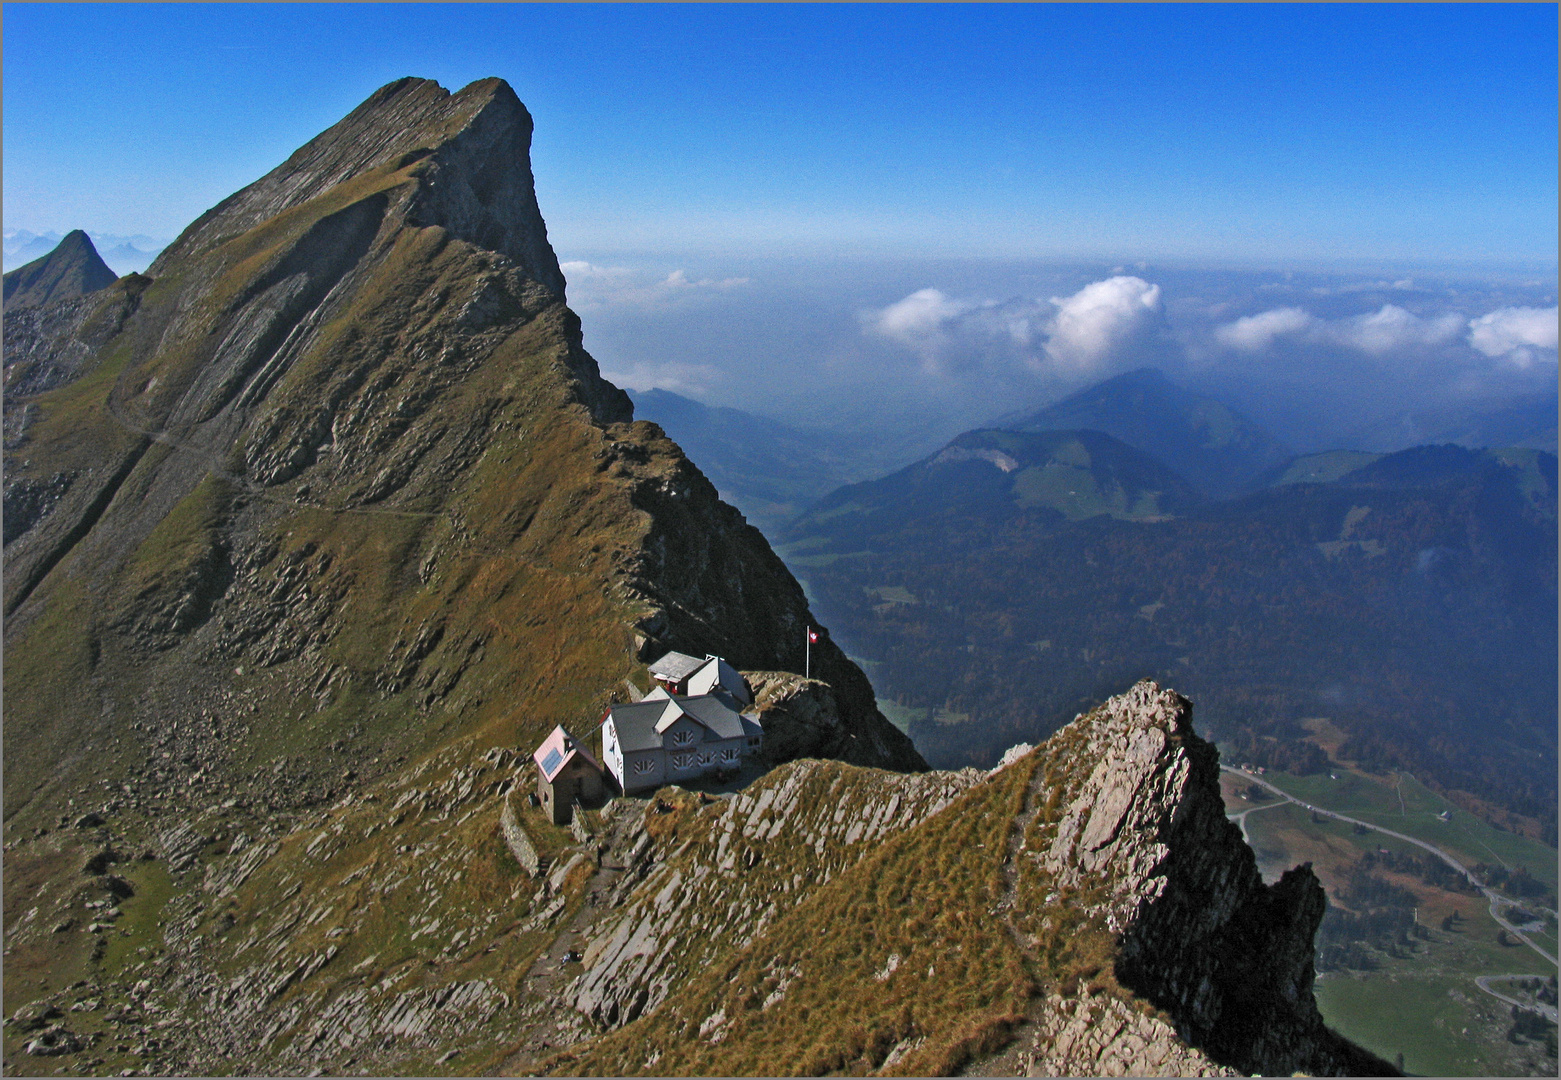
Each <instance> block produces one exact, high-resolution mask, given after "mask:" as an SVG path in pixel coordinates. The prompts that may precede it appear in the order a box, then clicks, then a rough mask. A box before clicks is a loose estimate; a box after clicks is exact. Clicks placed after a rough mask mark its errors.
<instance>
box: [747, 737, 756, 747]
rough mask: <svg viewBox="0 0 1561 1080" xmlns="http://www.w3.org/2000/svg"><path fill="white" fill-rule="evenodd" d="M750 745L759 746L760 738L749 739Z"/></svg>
mask: <svg viewBox="0 0 1561 1080" xmlns="http://www.w3.org/2000/svg"><path fill="white" fill-rule="evenodd" d="M748 745H749V746H758V745H759V740H758V739H749V740H748Z"/></svg>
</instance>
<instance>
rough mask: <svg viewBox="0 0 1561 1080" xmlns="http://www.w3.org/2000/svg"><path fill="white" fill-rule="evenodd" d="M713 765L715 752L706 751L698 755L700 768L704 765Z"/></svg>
mask: <svg viewBox="0 0 1561 1080" xmlns="http://www.w3.org/2000/svg"><path fill="white" fill-rule="evenodd" d="M713 764H715V752H714V751H710V750H707V751H705V752H704V753H702V754H700V755H699V765H700V767H701V768H703V767H705V766H706V765H713Z"/></svg>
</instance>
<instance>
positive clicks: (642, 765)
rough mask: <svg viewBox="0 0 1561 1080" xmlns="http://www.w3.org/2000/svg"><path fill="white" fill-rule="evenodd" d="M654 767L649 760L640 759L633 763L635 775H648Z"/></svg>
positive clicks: (652, 762)
mask: <svg viewBox="0 0 1561 1080" xmlns="http://www.w3.org/2000/svg"><path fill="white" fill-rule="evenodd" d="M655 767H656V763H655V762H654V761H652V760H650V758H640V759H639V760H638V761H636V762H635V763H634V771H635V772H637V773H648V772H650V771H651V770H652V769H654V768H655Z"/></svg>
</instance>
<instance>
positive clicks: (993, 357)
mask: <svg viewBox="0 0 1561 1080" xmlns="http://www.w3.org/2000/svg"><path fill="white" fill-rule="evenodd" d="M1162 315H1163V312H1162V308H1161V304H1160V287H1159V286H1158V285H1151V284H1149V283H1148V282H1147V281H1143V280H1141V279H1140V278H1136V277H1123V276H1120V275H1119V276H1117V277H1112V278H1107V279H1106V280H1104V281H1096V282H1093V283H1092V284H1089V285H1086V286H1084V288H1082V289H1080V290H1079V291H1078V292H1076V293H1074V294H1073V295H1072V296H1068V297H1053V298H1052V299H1051V300H1049V301H1046V302H1044V303H1043V302H1041V301H1038V300H1030V299H1024V298H1016V299H1013V300H1006V301H1002V302H998V301H995V300H967V299H959V298H956V297H950V296H948V295H946V294H944V293H943V292H941V291H940V290H938V289H920V290H918V291H916V292H913V293H911V294H910V295H909V296H907V297H905V298H904V299H903V300H898V301H896V302H895V303H893V304H890V305H889V306H888V307H885V308H880V309H876V310H872V311H865V312H862V313H861V315H860V316H859V318H860V320H861V323H862V327H863V329H864V330H865V331H866V332H868V333H870V334H872V335H874V336H877V337H881V338H886V339H888V340H890V341H893V342H896V343H898V344H900V345H903V346H905V347H906V348H907V349H909V350H910V351H911V352H913V353H914V354H916V355H917V356H919V357H920V358H921V361H922V366H923V368H924V369H925V370H926V371H928V372H929V373H933V374H936V373H940V372H944V371H947V370H949V369H952V368H977V367H983V366H987V367H990V366H1007V367H1010V368H1012V367H1019V368H1021V369H1023V368H1028V369H1030V370H1032V371H1044V372H1049V373H1051V374H1055V375H1061V376H1066V377H1070V378H1071V377H1073V376H1078V375H1092V374H1097V373H1099V372H1100V371H1102V370H1104V369H1105V368H1107V367H1109V366H1111V365H1112V364H1113V363H1114V362H1115V361H1117V360H1119V359H1121V358H1122V357H1123V356H1124V355H1125V353H1126V352H1127V351H1128V349H1129V347H1130V346H1131V345H1133V344H1135V343H1137V342H1139V341H1140V340H1141V339H1143V338H1144V337H1146V336H1147V333H1148V332H1151V331H1152V330H1153V329H1154V328H1155V327H1156V326H1158V325H1159V323H1160V321H1161V319H1162Z"/></svg>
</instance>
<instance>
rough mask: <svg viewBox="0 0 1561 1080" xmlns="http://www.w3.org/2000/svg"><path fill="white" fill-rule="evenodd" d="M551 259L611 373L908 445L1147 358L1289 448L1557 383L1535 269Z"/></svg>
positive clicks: (1372, 434)
mask: <svg viewBox="0 0 1561 1080" xmlns="http://www.w3.org/2000/svg"><path fill="white" fill-rule="evenodd" d="M631 266H637V268H636V269H633V270H630V269H629V268H630V267H631ZM566 273H568V274H569V275H570V296H571V302H573V303H576V304H577V306H579V307H580V308H581V310H582V312H583V313H584V312H589V313H590V314H589V315H587V317H586V320H585V322H586V331H587V347H589V348H591V349H592V351H593V353H594V354H595V355H596V356H597V358H598V360H599V361H600V362H601V364H602V367H603V371H604V373H605V374H606V375H607V377H608V378H611V379H614V381H617V382H618V383H619V384H620V385H624V386H627V387H629V388H631V389H635V390H646V389H651V388H652V387H658V386H659V387H661V388H663V389H669V390H672V391H674V392H676V393H681V394H684V395H686V396H689V397H693V398H695V399H697V400H700V401H704V402H707V403H709V404H719V405H730V406H733V407H736V408H743V409H748V410H750V411H754V412H759V413H764V414H767V415H771V416H775V417H777V418H780V419H783V420H787V421H788V422H791V423H793V424H802V425H807V424H815V425H819V426H825V427H833V428H837V429H843V430H857V431H860V430H864V429H865V430H881V431H883V432H884V433H885V437H894V438H898V439H901V440H903V441H905V443H906V444H907V445H910V444H913V443H916V444H918V445H932V444H935V443H936V442H938V441H939V440H942V439H946V438H948V437H950V436H952V435H953V434H956V433H958V431H961V430H965V429H968V428H970V427H975V426H980V425H982V424H985V423H989V422H991V421H992V420H993V419H994V418H995V417H997V416H999V415H1001V414H1003V413H1006V412H1010V411H1012V410H1014V409H1016V408H1028V407H1031V406H1039V405H1043V404H1046V403H1048V402H1050V401H1054V400H1057V399H1058V398H1060V397H1063V396H1066V395H1067V394H1069V393H1072V392H1074V391H1076V390H1079V389H1082V388H1083V387H1084V386H1087V385H1090V384H1092V383H1094V382H1097V381H1099V380H1101V379H1104V378H1108V377H1110V376H1111V375H1114V374H1117V373H1119V372H1122V371H1127V370H1131V369H1133V368H1137V367H1143V366H1153V367H1158V368H1160V369H1162V370H1164V371H1165V372H1166V373H1167V374H1169V375H1171V376H1172V377H1173V378H1175V379H1177V380H1178V381H1180V382H1182V383H1183V384H1185V385H1188V386H1191V387H1194V388H1197V389H1201V390H1204V391H1205V392H1211V393H1214V394H1216V395H1217V396H1220V397H1222V398H1223V399H1225V400H1227V401H1229V402H1230V403H1231V404H1233V405H1235V406H1236V407H1237V408H1240V409H1242V410H1243V411H1245V412H1247V413H1248V414H1249V415H1251V416H1252V417H1253V418H1254V419H1256V420H1258V421H1259V422H1260V423H1263V424H1265V425H1267V426H1269V427H1270V429H1271V430H1273V431H1274V432H1275V434H1276V435H1278V436H1279V437H1280V438H1281V439H1284V440H1286V441H1288V442H1289V443H1290V444H1291V445H1292V446H1294V447H1295V448H1296V449H1298V450H1310V449H1321V448H1324V447H1327V446H1339V445H1356V446H1363V447H1364V446H1368V445H1369V446H1370V448H1379V447H1380V446H1383V445H1387V444H1389V443H1391V442H1393V441H1395V440H1400V441H1401V440H1402V439H1405V438H1408V439H1410V440H1411V441H1413V438H1414V433H1415V432H1423V433H1425V434H1427V435H1428V436H1429V435H1430V434H1433V433H1434V432H1435V431H1436V430H1439V429H1438V428H1437V425H1438V424H1440V423H1442V421H1443V418H1445V417H1449V416H1454V415H1459V416H1461V415H1463V413H1467V412H1469V411H1470V410H1479V409H1482V408H1489V409H1495V408H1498V407H1503V403H1506V402H1510V401H1512V400H1517V399H1522V400H1524V401H1529V400H1531V399H1537V398H1542V397H1544V396H1545V395H1547V394H1548V395H1551V396H1552V397H1553V395H1554V392H1555V385H1556V358H1557V344H1556V342H1557V331H1556V325H1557V308H1556V288H1555V283H1554V282H1553V281H1545V280H1528V281H1517V282H1513V281H1468V280H1452V281H1447V280H1441V279H1430V278H1424V279H1417V278H1411V277H1404V276H1396V277H1395V276H1383V275H1380V274H1379V275H1374V276H1368V275H1364V274H1356V275H1351V274H1325V273H1299V272H1293V271H1256V270H1250V271H1249V270H1226V269H1200V268H1188V267H1182V266H1170V267H1158V266H1151V265H1148V264H1143V263H1140V264H1135V265H1133V266H1132V267H1121V266H1117V267H1100V266H1097V267H1094V268H1091V267H1088V266H1077V265H1073V266H1066V265H1053V264H1042V263H1015V262H1001V261H996V260H985V261H983V260H967V261H963V262H952V261H945V262H941V263H936V264H917V263H914V262H910V261H901V262H892V261H883V260H880V261H858V262H847V261H839V260H833V261H832V260H806V259H796V260H778V259H770V260H763V259H756V260H752V261H747V260H730V261H725V262H711V263H710V264H708V265H699V266H697V267H696V266H695V265H693V264H688V265H678V266H671V265H670V264H665V263H662V264H655V263H649V262H648V263H646V264H644V265H638V264H636V263H635V261H634V260H632V259H628V258H619V259H616V260H596V261H587V260H576V261H573V262H571V263H569V264H568V269H566ZM1405 433H1407V434H1405Z"/></svg>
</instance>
